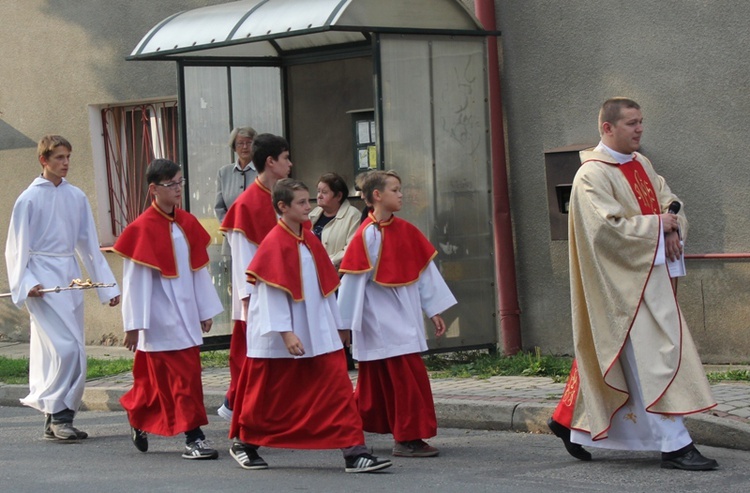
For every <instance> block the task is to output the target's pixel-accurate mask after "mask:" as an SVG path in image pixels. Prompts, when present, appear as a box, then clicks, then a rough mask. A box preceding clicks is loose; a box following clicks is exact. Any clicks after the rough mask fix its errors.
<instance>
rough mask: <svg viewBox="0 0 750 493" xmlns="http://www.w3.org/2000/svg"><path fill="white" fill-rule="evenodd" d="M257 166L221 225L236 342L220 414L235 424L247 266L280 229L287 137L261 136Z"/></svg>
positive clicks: (244, 336) (256, 149)
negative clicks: (275, 197)
mask: <svg viewBox="0 0 750 493" xmlns="http://www.w3.org/2000/svg"><path fill="white" fill-rule="evenodd" d="M252 149H253V154H252V155H253V162H254V163H255V169H256V170H257V171H258V176H257V177H256V178H255V181H254V182H253V183H252V185H250V186H249V187H248V188H247V190H245V191H244V192H242V194H241V195H240V196H239V197H238V198H237V200H235V201H234V203H233V204H232V206H231V207H230V208H229V211H227V214H226V216H224V220H223V221H222V223H221V228H220V229H221V231H223V232H224V234H225V236H226V241H227V243H229V246H230V247H231V252H232V320H233V321H234V327H233V329H232V338H231V342H230V346H229V376H230V379H229V389H227V393H226V396H225V398H224V404H222V406H221V407H220V408H219V410H218V414H219V416H221V417H222V418H224V419H226V420H227V421H231V420H232V410H233V409H234V394H235V391H236V388H237V379H238V378H239V376H240V371H241V369H242V365H243V363H244V361H245V358H246V357H247V333H246V332H247V304H248V300H249V297H250V295H251V294H252V289H253V287H252V285H251V284H248V283H247V282H246V280H245V271H246V270H247V266H248V265H250V262H251V261H252V260H253V257H254V256H255V252H257V251H258V245H260V243H261V241H263V238H265V237H266V235H267V234H268V232H269V231H271V229H273V227H274V226H276V220H277V219H278V216H277V215H276V211H274V208H273V203H272V200H271V190H272V189H273V186H274V184H275V183H276V182H277V181H278V180H280V179H282V178H286V177H287V176H289V172H290V171H291V169H292V161H291V160H290V159H289V143H288V142H287V141H286V139H285V138H284V137H279V136H277V135H271V134H261V135H258V136H256V137H255V139H254V140H253V147H252Z"/></svg>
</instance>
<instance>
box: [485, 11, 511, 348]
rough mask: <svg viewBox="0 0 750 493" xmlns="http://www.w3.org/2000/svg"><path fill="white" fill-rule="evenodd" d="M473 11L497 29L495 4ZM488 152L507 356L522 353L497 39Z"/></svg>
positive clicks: (491, 41)
mask: <svg viewBox="0 0 750 493" xmlns="http://www.w3.org/2000/svg"><path fill="white" fill-rule="evenodd" d="M474 10H475V12H476V16H477V18H478V19H479V21H480V22H481V23H482V25H483V26H484V28H485V29H486V30H488V31H494V30H495V29H496V27H495V26H496V23H495V2H494V0H474ZM487 48H488V50H487V57H488V59H489V60H488V67H487V69H488V75H489V93H490V94H489V96H490V101H489V104H490V142H491V144H490V148H491V153H492V228H493V236H494V243H495V278H496V279H497V281H498V307H499V313H500V331H501V333H502V339H503V351H504V353H505V354H506V355H508V356H510V355H513V354H516V353H517V352H519V351H520V350H521V323H520V317H519V315H520V313H521V310H520V309H519V308H518V292H517V289H516V261H515V252H514V250H513V225H512V222H511V216H510V198H509V195H508V174H507V169H506V160H505V130H504V128H503V102H502V94H501V90H500V64H499V62H498V52H497V38H495V37H490V38H488V40H487Z"/></svg>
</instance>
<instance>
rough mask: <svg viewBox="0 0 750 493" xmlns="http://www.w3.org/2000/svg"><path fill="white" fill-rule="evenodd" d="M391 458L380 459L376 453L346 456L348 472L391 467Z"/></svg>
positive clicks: (371, 470) (372, 470)
mask: <svg viewBox="0 0 750 493" xmlns="http://www.w3.org/2000/svg"><path fill="white" fill-rule="evenodd" d="M392 465H393V463H392V462H391V461H390V460H389V459H378V458H377V457H375V456H374V455H370V454H359V455H355V456H352V457H347V458H346V469H344V471H346V472H374V471H379V470H381V469H386V468H388V467H391V466H392Z"/></svg>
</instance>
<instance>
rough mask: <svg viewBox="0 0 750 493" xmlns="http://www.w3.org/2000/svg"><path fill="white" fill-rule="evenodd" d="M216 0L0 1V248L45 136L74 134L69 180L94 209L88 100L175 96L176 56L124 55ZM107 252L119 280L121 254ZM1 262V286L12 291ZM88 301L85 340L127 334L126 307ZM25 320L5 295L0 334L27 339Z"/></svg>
mask: <svg viewBox="0 0 750 493" xmlns="http://www.w3.org/2000/svg"><path fill="white" fill-rule="evenodd" d="M216 3H221V2H220V1H210V0H160V1H158V2H104V1H101V0H23V1H21V0H9V1H3V2H0V19H1V20H2V29H0V174H1V175H2V179H1V180H0V245H2V246H3V247H4V245H5V241H6V236H7V225H8V220H9V218H10V211H11V209H12V207H13V203H14V202H15V199H16V197H17V196H18V195H19V194H20V193H21V191H23V190H24V189H25V188H26V187H27V186H28V184H29V183H30V182H31V181H32V180H33V179H34V177H35V176H36V175H38V174H39V172H40V171H41V167H40V165H39V163H38V161H37V158H36V141H37V140H38V139H39V138H40V137H41V136H42V135H44V134H45V133H58V134H61V135H64V136H65V137H66V138H68V140H70V141H71V143H72V144H73V154H72V163H71V171H70V173H69V175H68V178H69V179H70V181H71V183H73V184H74V185H76V186H78V187H79V188H81V189H83V191H84V192H86V194H87V195H88V196H89V200H90V201H91V204H92V207H97V206H98V201H97V199H98V197H97V196H96V194H95V186H94V163H93V162H92V152H91V143H90V140H91V137H90V132H89V122H88V112H87V106H88V105H89V104H99V103H117V102H125V101H132V100H140V99H145V98H151V97H166V96H174V95H175V94H176V93H177V89H176V81H177V79H176V67H175V64H174V63H173V62H127V61H126V60H125V57H126V56H127V55H129V54H130V52H131V51H132V49H133V48H134V47H135V45H136V44H137V43H138V41H139V40H140V39H141V37H143V36H144V35H145V34H146V33H147V32H148V31H149V30H150V29H151V28H152V27H153V26H155V25H156V24H157V23H158V22H160V21H161V20H163V19H164V18H166V17H168V16H170V15H172V14H174V13H176V12H179V11H182V10H187V9H192V8H196V7H200V6H204V5H210V4H216ZM103 204H106V202H103ZM3 250H4V248H3ZM108 259H109V260H110V264H111V265H112V266H113V270H114V271H115V273H116V275H117V276H118V279H119V276H120V265H121V261H120V259H119V257H115V256H114V255H111V256H109V257H108ZM2 265H3V267H2V268H0V290H2V291H7V288H8V281H7V276H6V271H5V266H4V263H3V264H2ZM86 302H87V309H86V340H87V342H91V343H101V342H105V343H106V342H116V341H114V340H113V339H112V337H115V338H117V337H121V333H122V320H121V317H120V310H119V307H118V308H117V309H110V308H109V307H106V308H105V307H101V306H99V305H98V302H97V298H96V297H95V296H93V295H92V294H91V293H87V295H86ZM28 323H29V322H28V314H27V313H26V312H25V310H18V309H16V308H15V307H14V306H13V305H12V304H11V303H10V302H9V301H7V300H1V301H0V339H2V338H12V339H15V340H28ZM118 342H119V341H118Z"/></svg>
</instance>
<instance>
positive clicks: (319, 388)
mask: <svg viewBox="0 0 750 493" xmlns="http://www.w3.org/2000/svg"><path fill="white" fill-rule="evenodd" d="M229 436H230V438H234V437H239V439H240V440H241V441H243V442H245V443H251V444H253V445H259V446H264V447H278V448H294V449H334V448H344V447H353V446H355V445H364V443H365V437H364V433H363V432H362V421H361V419H360V417H359V414H358V413H357V406H356V404H355V402H354V393H353V389H352V384H351V380H350V379H349V374H348V372H347V370H346V356H345V355H344V350H343V349H341V350H339V351H335V352H333V353H328V354H323V355H320V356H315V357H314V358H300V359H292V358H247V359H246V360H245V364H244V366H243V367H242V373H241V374H240V379H239V382H238V386H237V394H236V395H235V401H234V414H233V416H232V425H231V426H230V430H229Z"/></svg>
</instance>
